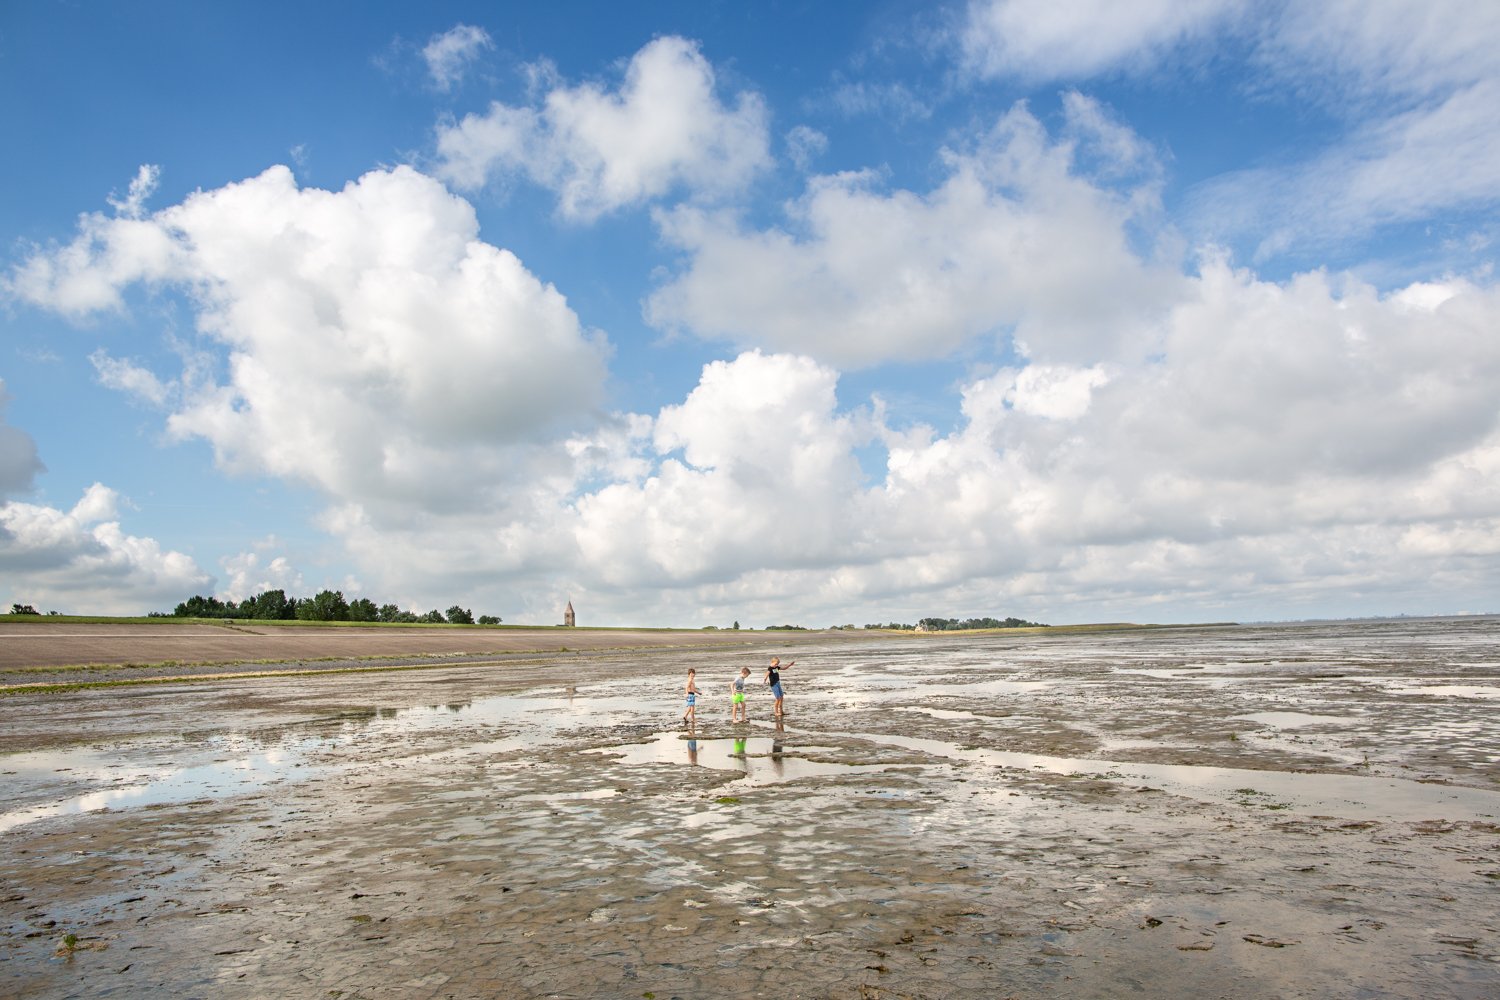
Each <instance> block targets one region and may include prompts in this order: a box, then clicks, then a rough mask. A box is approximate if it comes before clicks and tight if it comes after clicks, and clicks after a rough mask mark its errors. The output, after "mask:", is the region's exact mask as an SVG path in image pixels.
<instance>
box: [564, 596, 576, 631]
mask: <svg viewBox="0 0 1500 1000" xmlns="http://www.w3.org/2000/svg"><path fill="white" fill-rule="evenodd" d="M577 624H578V621H577V619H575V618H574V617H573V602H572V601H569V602H568V606H567V607H566V608H565V609H564V610H563V627H564V628H572V627H573V626H575V625H577Z"/></svg>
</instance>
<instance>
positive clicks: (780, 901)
mask: <svg viewBox="0 0 1500 1000" xmlns="http://www.w3.org/2000/svg"><path fill="white" fill-rule="evenodd" d="M143 627H144V626H143ZM329 631H334V630H329ZM441 634H442V633H436V635H439V636H440V635H441ZM503 634H504V633H497V635H503ZM543 634H545V635H547V636H553V635H558V636H565V639H564V640H563V642H564V644H566V645H567V647H568V651H567V652H561V651H556V650H555V649H554V651H550V652H549V651H546V650H543V649H540V648H538V647H537V646H536V645H526V644H525V639H519V641H520V642H522V646H521V647H512V648H509V649H501V648H495V647H489V648H486V649H468V648H462V649H460V648H457V647H449V646H440V647H438V648H434V647H431V646H427V647H423V646H421V645H420V643H419V645H418V646H416V647H406V646H402V647H401V648H399V649H389V648H388V649H386V650H384V652H383V653H382V654H380V655H384V656H386V657H388V658H389V659H388V660H383V659H377V660H371V659H368V658H367V657H371V656H375V655H377V654H374V653H371V652H369V651H368V650H369V647H368V646H366V647H364V649H365V651H362V652H353V651H352V650H351V649H349V648H344V647H340V650H339V651H338V652H327V651H328V650H329V649H330V647H329V646H327V645H324V646H321V647H320V646H317V645H316V644H317V643H319V642H325V641H326V642H341V641H355V642H358V641H360V640H361V637H347V636H345V637H323V636H318V635H316V634H309V635H308V636H305V637H302V638H300V639H292V638H288V637H283V636H276V637H267V638H264V639H254V640H249V641H259V642H266V643H272V642H276V641H285V642H307V643H310V644H311V645H307V646H298V647H296V649H295V650H294V651H291V652H288V653H287V655H288V656H290V657H292V658H291V659H288V660H286V661H284V662H283V663H279V664H277V663H269V664H256V666H255V668H254V669H255V670H257V671H264V672H266V673H269V674H270V676H255V677H245V676H228V675H229V674H234V673H238V672H241V671H242V670H244V669H245V668H244V664H245V663H246V662H248V661H250V660H259V659H268V658H269V657H266V656H264V655H263V654H259V653H257V654H255V655H245V650H247V649H249V648H250V647H248V646H241V647H236V648H235V651H234V652H224V653H222V654H221V653H215V654H213V655H212V656H210V655H207V654H205V653H204V652H203V649H204V648H206V647H191V646H189V648H196V650H197V651H195V652H193V653H191V654H187V655H185V656H182V657H180V658H181V659H184V660H187V659H191V660H193V661H194V662H205V661H210V660H214V661H215V662H218V663H219V664H221V666H220V667H216V668H214V670H209V671H207V672H208V673H209V674H210V675H211V674H213V673H214V672H215V671H216V670H221V669H222V670H223V671H224V674H223V675H220V676H218V677H217V678H212V677H210V678H207V679H198V680H194V681H192V682H186V681H180V680H179V679H174V678H173V676H172V673H171V672H172V671H174V670H175V671H179V672H188V671H192V672H194V674H195V675H196V674H197V672H198V671H199V668H197V667H191V668H189V667H184V666H180V665H178V666H166V667H141V666H122V665H117V666H115V667H111V668H104V669H102V670H101V671H84V672H82V673H88V674H89V675H90V676H97V677H100V678H102V679H106V680H118V679H140V678H142V677H146V678H147V679H150V680H152V681H153V683H150V684H131V685H128V686H119V687H97V688H77V689H72V690H56V689H29V691H28V692H25V693H15V694H11V695H9V696H7V697H6V698H4V699H3V700H0V710H3V712H4V718H5V720H6V721H5V723H4V727H3V747H4V749H5V750H7V751H8V752H6V753H4V754H3V756H0V790H3V801H4V805H3V807H0V808H3V810H4V811H3V812H0V834H3V835H0V995H5V996H10V995H16V996H39V997H54V996H55V997H65V996H67V997H72V996H80V997H90V996H99V997H103V996H145V995H150V996H162V997H169V998H171V997H200V996H213V997H264V996H289V997H307V998H312V997H345V998H348V997H372V998H373V997H403V998H404V997H412V996H417V997H433V998H438V997H578V998H582V997H646V998H663V1000H665V998H667V997H674V996H675V997H706V996H716V997H718V996H722V997H762V996H764V997H778V998H785V997H837V998H843V997H849V998H865V997H933V998H937V997H955V996H962V997H986V998H988V997H1028V998H1030V997H1053V996H1067V997H1120V996H1135V995H1139V996H1151V997H1200V996H1222V997H1236V998H1244V997H1249V998H1256V997H1267V998H1269V997H1277V998H1281V997H1297V996H1303V997H1327V996H1338V997H1346V996H1347V997H1354V996H1369V997H1387V996H1390V997H1418V996H1420V997H1476V998H1477V997H1491V996H1495V995H1497V993H1500V746H1497V741H1496V737H1495V735H1494V724H1493V720H1494V718H1495V709H1496V707H1497V703H1500V623H1497V622H1496V620H1494V619H1451V620H1440V621H1399V622H1366V623H1340V624H1326V625H1305V626H1261V627H1249V626H1247V627H1226V628H1212V629H1169V630H1159V631H1118V632H1097V633H1063V632H1056V633H1046V632H1043V633H1024V634H1015V635H1005V634H999V635H986V636H941V635H939V636H930V637H912V636H903V637H897V636H875V635H868V636H862V635H860V634H859V633H836V634H830V633H809V634H798V633H790V634H788V633H771V634H767V633H741V634H738V635H736V634H734V633H675V632H673V633H657V634H655V638H656V644H655V645H653V646H650V648H647V647H633V648H627V647H631V646H632V643H633V642H634V641H635V640H633V639H624V638H620V636H619V634H616V635H615V636H614V637H610V636H609V635H608V634H606V633H593V632H590V631H587V630H576V631H568V632H566V633H564V632H563V630H556V631H555V632H554V631H552V630H544V631H543ZM629 635H633V636H646V637H651V636H652V635H653V634H652V633H629ZM585 636H595V637H597V638H598V643H597V645H596V646H594V647H585V646H584V645H583V643H582V642H580V641H579V640H580V639H582V638H584V637H585ZM689 636H693V637H701V638H693V639H692V640H690V641H691V643H692V644H688V643H687V642H680V641H679V639H682V638H686V637H689ZM59 638H66V636H63V635H60V636H59ZM145 638H146V637H138V640H140V641H144V639H145ZM422 638H426V637H425V636H423V637H422ZM7 641H9V640H0V648H4V644H5V642H7ZM79 641H84V640H79ZM87 641H89V642H91V643H93V644H94V645H91V646H89V647H88V649H89V650H91V652H88V653H87V655H84V656H81V657H79V658H78V659H76V660H67V658H66V657H65V658H64V660H67V662H103V658H102V657H101V656H99V655H95V654H96V653H97V652H98V651H100V650H101V649H103V648H105V647H106V646H107V644H108V643H109V642H111V641H114V640H111V639H109V638H108V637H107V636H105V635H101V634H95V635H93V636H91V637H90V638H89V639H88V640H87ZM179 641H180V640H179ZM205 641H208V642H215V643H217V642H237V641H240V640H239V639H238V638H235V637H230V638H227V639H226V638H225V637H223V636H219V635H214V634H212V633H209V634H207V635H206V636H205ZM381 641H384V640H383V639H382V640H381ZM402 641H405V640H402ZM445 641H446V640H445ZM535 641H536V640H533V642H535ZM78 648H80V649H81V648H83V647H78ZM141 648H143V649H146V652H136V653H132V654H131V655H130V656H128V657H125V659H124V660H119V661H116V662H117V664H119V663H144V662H147V661H148V659H149V657H151V656H153V655H154V656H156V657H157V658H158V661H159V660H160V659H161V658H162V654H161V649H162V648H163V647H161V646H158V647H154V649H155V652H154V653H153V652H151V649H150V648H149V647H141ZM174 648H175V647H174ZM315 650H321V651H318V652H315ZM170 655H171V658H174V659H175V658H179V654H177V653H175V652H174V653H172V654H170ZM220 655H222V656H223V657H225V658H224V659H218V660H215V657H218V656H220ZM274 655H275V654H272V656H273V657H274ZM325 655H326V656H330V657H333V659H321V657H324V656H325ZM771 655H781V656H782V657H783V658H784V659H786V660H792V659H795V660H796V663H795V665H793V666H791V667H790V668H789V669H788V670H787V671H786V673H785V675H784V677H785V681H786V683H787V687H788V694H787V717H786V719H785V721H784V722H783V723H782V724H779V725H778V724H776V723H775V722H774V720H773V719H772V718H771V716H770V708H771V704H770V698H769V696H768V695H766V694H765V693H764V691H763V690H762V689H761V688H760V687H759V686H758V682H759V680H760V679H761V675H762V669H763V667H764V665H765V664H766V662H767V660H768V658H769V656H771ZM31 657H32V654H28V656H25V657H22V658H21V660H20V661H17V660H14V659H10V660H7V661H6V662H7V663H9V664H11V666H10V667H9V668H7V669H6V670H0V683H4V684H14V683H15V682H16V680H17V678H20V677H26V678H40V679H49V678H52V677H54V676H56V677H75V678H76V676H78V675H79V674H80V673H81V672H80V671H70V670H59V669H57V667H58V666H60V665H61V664H62V661H59V662H58V663H54V664H52V665H51V666H49V667H48V669H47V670H43V671H29V670H23V669H21V668H22V667H36V666H48V665H47V664H39V663H37V662H36V661H35V660H34V659H33V658H31ZM340 657H342V658H343V659H339V658H340ZM443 657H453V658H454V659H453V660H452V662H448V661H445V660H444V659H443ZM314 660H316V664H315V665H318V664H321V665H326V669H321V668H320V669H315V670H312V671H304V670H303V669H302V667H301V666H298V664H303V665H306V664H309V663H312V662H313V661H314ZM407 660H410V661H411V662H412V663H414V664H417V665H421V666H423V667H425V669H416V670H412V669H392V670H380V671H369V670H368V668H369V667H371V666H387V665H390V666H397V665H401V664H404V663H406V662H407ZM152 662H157V661H152ZM742 665H743V666H749V667H751V669H752V680H753V681H754V682H756V683H754V684H752V692H753V693H752V696H751V698H750V709H751V711H750V723H749V724H748V725H731V724H730V723H729V722H728V684H729V681H730V678H731V677H732V676H734V674H735V673H736V672H737V671H738V669H739V668H740V667H741V666H742ZM690 666H691V667H696V668H697V670H698V678H699V685H700V687H702V688H703V689H705V691H706V692H707V693H706V694H705V696H703V697H702V698H701V699H700V706H699V709H698V713H699V714H698V718H697V720H696V724H695V725H693V726H692V727H691V728H689V727H686V726H684V725H683V724H682V721H681V713H682V711H683V706H682V700H681V696H680V692H681V687H682V682H683V679H684V675H685V673H686V671H687V669H688V667H690ZM351 667H353V668H357V671H358V672H349V671H350V668H351ZM143 670H144V671H148V673H147V674H142V673H141V671H143ZM150 671H162V672H161V673H155V674H153V673H150Z"/></svg>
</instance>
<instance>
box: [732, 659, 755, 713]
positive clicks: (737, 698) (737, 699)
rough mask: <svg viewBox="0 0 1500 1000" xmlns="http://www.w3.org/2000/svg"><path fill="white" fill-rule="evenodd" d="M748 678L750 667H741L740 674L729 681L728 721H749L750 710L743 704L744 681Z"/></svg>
mask: <svg viewBox="0 0 1500 1000" xmlns="http://www.w3.org/2000/svg"><path fill="white" fill-rule="evenodd" d="M749 678H750V668H749V667H741V668H740V675H739V676H738V677H736V678H735V679H734V680H732V681H730V682H729V721H730V722H749V721H750V710H749V709H748V708H747V707H746V706H745V681H747V680H748V679H749Z"/></svg>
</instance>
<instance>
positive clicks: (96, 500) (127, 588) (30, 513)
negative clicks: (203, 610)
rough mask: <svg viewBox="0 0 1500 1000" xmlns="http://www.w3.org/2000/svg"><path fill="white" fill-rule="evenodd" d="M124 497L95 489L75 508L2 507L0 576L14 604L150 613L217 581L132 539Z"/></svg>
mask: <svg viewBox="0 0 1500 1000" xmlns="http://www.w3.org/2000/svg"><path fill="white" fill-rule="evenodd" d="M118 506H119V497H118V495H117V494H116V493H115V491H114V490H111V489H110V488H109V487H106V486H104V485H102V484H99V483H95V484H94V485H93V486H91V487H89V488H88V490H86V491H85V492H84V495H83V497H82V498H80V499H79V501H78V503H77V504H75V505H74V507H73V508H72V510H68V511H63V510H58V509H56V508H53V507H47V506H44V505H39V504H28V503H19V502H16V501H11V502H9V503H6V504H3V505H0V576H3V578H4V579H5V580H6V590H7V591H8V594H7V596H6V597H5V598H3V599H4V600H5V601H6V602H7V603H9V604H29V605H31V606H33V607H35V608H36V609H37V610H39V611H61V612H63V613H73V614H117V615H143V614H145V613H146V612H148V611H159V610H164V609H166V608H169V607H171V606H175V605H176V604H177V602H179V601H181V600H183V599H184V597H186V596H189V595H191V594H193V593H203V592H206V591H207V589H208V588H209V587H210V586H211V584H212V578H211V577H209V576H208V575H207V574H205V573H204V572H203V571H202V570H200V569H199V568H198V566H197V564H196V563H195V562H194V561H193V560H192V558H191V557H189V556H187V555H184V554H183V553H181V552H174V551H164V550H163V549H162V547H161V546H160V545H159V544H158V543H157V542H156V541H155V540H154V539H151V538H141V537H137V536H134V535H129V534H126V533H125V531H124V530H123V529H122V528H121V526H120V522H119V520H118V518H119V513H118Z"/></svg>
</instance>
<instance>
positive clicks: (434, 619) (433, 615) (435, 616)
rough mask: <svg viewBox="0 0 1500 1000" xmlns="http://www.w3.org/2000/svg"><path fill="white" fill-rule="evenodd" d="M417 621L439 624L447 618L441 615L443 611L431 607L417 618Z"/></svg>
mask: <svg viewBox="0 0 1500 1000" xmlns="http://www.w3.org/2000/svg"><path fill="white" fill-rule="evenodd" d="M417 621H420V622H428V623H430V624H433V625H441V624H443V622H445V621H447V619H446V618H444V617H443V613H442V612H441V611H439V610H438V609H437V608H433V609H432V610H431V611H429V612H427V613H426V614H425V615H423V616H422V617H421V618H418V619H417Z"/></svg>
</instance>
